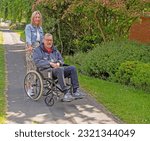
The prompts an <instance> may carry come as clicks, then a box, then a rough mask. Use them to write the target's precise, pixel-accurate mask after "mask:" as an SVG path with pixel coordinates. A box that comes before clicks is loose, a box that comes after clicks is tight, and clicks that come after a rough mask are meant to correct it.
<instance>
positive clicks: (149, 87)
mask: <svg viewBox="0 0 150 141" xmlns="http://www.w3.org/2000/svg"><path fill="white" fill-rule="evenodd" d="M116 80H117V82H120V83H122V84H126V85H133V86H134V87H136V88H139V89H143V90H145V91H148V92H150V64H148V63H141V62H138V61H127V62H125V63H122V64H121V66H120V67H119V69H118V71H117V73H116Z"/></svg>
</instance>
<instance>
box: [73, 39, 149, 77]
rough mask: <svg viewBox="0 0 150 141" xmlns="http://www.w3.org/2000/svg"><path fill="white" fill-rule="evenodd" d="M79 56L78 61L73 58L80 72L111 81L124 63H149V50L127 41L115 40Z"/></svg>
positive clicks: (147, 47)
mask: <svg viewBox="0 0 150 141" xmlns="http://www.w3.org/2000/svg"><path fill="white" fill-rule="evenodd" d="M79 56H80V57H79ZM81 56H83V55H78V57H79V58H80V60H79V58H76V57H74V58H73V60H74V62H76V63H79V64H80V65H79V69H80V71H81V72H84V74H86V75H89V76H92V77H98V78H102V79H112V78H114V76H115V73H116V72H117V70H118V68H119V66H120V65H121V64H122V63H124V62H126V61H140V62H144V63H148V62H150V57H149V56H150V48H149V46H146V45H142V44H138V43H135V42H131V41H128V40H124V41H122V40H120V41H119V40H117V41H112V42H109V43H105V44H102V45H99V46H97V47H95V48H94V49H93V50H92V51H90V52H88V53H87V54H84V56H83V57H82V58H81Z"/></svg>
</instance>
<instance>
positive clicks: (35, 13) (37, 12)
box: [31, 11, 42, 26]
mask: <svg viewBox="0 0 150 141" xmlns="http://www.w3.org/2000/svg"><path fill="white" fill-rule="evenodd" d="M37 14H39V15H40V23H39V25H38V26H42V14H41V12H40V11H34V12H33V13H32V15H31V24H32V25H35V23H34V17H35V16H36V15H37Z"/></svg>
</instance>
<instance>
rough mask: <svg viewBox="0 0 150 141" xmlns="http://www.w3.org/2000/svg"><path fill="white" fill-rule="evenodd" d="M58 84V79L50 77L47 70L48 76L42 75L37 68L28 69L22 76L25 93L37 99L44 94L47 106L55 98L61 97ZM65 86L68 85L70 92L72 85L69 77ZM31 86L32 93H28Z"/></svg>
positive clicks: (51, 103) (50, 74)
mask: <svg viewBox="0 0 150 141" xmlns="http://www.w3.org/2000/svg"><path fill="white" fill-rule="evenodd" d="M57 84H58V80H57V79H54V78H53V77H52V73H51V72H48V76H47V77H44V76H43V74H42V72H41V71H39V70H37V71H35V70H30V71H29V72H28V73H27V74H26V76H25V78H24V90H25V93H26V95H27V96H28V97H29V98H30V99H32V100H35V101H37V100H39V99H40V98H41V96H45V100H44V101H45V103H46V105H47V106H53V105H54V103H55V101H56V100H59V99H61V98H62V96H63V94H62V90H61V88H60V86H59V85H57ZM66 85H67V86H70V92H71V93H72V85H71V83H70V78H68V82H67V83H66ZM31 88H32V91H33V95H30V94H29V93H28V90H29V89H31Z"/></svg>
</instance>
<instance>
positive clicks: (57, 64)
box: [50, 62, 60, 68]
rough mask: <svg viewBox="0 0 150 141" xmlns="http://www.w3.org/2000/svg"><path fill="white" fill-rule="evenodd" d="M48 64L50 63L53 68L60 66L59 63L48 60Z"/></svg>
mask: <svg viewBox="0 0 150 141" xmlns="http://www.w3.org/2000/svg"><path fill="white" fill-rule="evenodd" d="M50 65H51V66H52V67H53V68H59V67H60V63H53V62H50Z"/></svg>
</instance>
